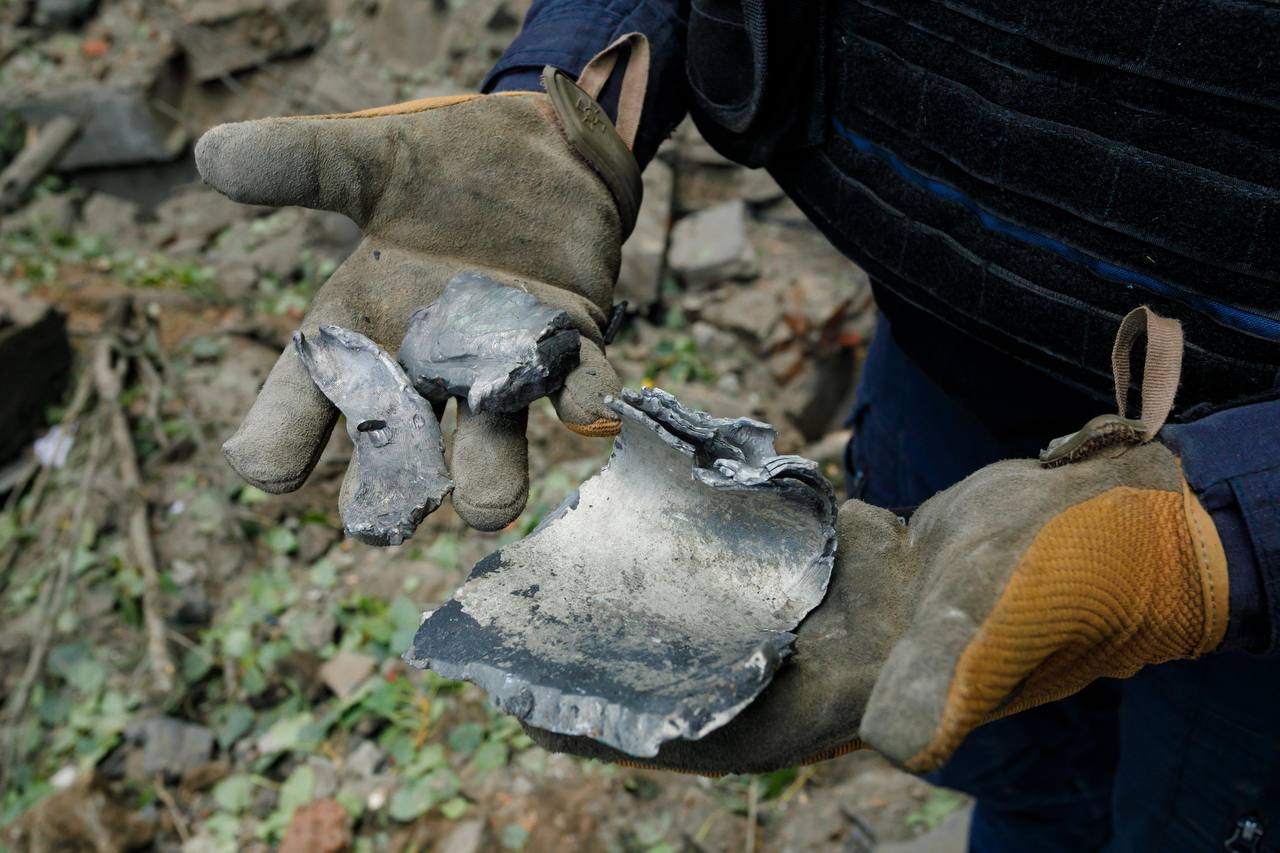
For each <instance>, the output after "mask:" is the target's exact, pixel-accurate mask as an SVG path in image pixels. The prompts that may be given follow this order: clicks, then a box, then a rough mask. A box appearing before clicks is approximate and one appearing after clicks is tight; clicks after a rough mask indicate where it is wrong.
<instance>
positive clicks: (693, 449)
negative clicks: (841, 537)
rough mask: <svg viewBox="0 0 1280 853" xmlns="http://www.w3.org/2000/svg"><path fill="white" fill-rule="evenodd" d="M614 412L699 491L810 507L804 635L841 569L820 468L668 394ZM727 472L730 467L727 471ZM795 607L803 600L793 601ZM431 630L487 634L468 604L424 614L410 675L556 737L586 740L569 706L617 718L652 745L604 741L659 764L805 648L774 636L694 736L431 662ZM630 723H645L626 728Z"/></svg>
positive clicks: (640, 716) (670, 723) (743, 424)
mask: <svg viewBox="0 0 1280 853" xmlns="http://www.w3.org/2000/svg"><path fill="white" fill-rule="evenodd" d="M605 402H606V404H607V405H608V406H609V407H610V408H611V409H613V411H615V412H617V413H618V415H619V416H620V417H621V418H622V419H623V421H624V425H634V426H638V427H642V428H644V429H647V430H649V431H650V432H653V433H654V434H655V435H657V436H658V438H659V439H661V440H662V441H663V442H665V443H666V444H668V445H669V446H671V447H672V448H674V449H676V450H678V451H679V452H680V453H682V454H683V455H685V456H687V457H688V458H689V459H690V461H691V462H692V463H693V465H692V469H691V472H690V476H691V477H693V478H694V479H696V480H697V481H698V482H701V483H703V484H705V485H707V486H708V487H710V488H715V489H725V490H757V489H759V488H761V487H765V488H773V489H779V490H782V491H784V492H786V494H787V495H788V497H791V498H797V499H801V500H804V501H805V502H807V503H808V504H809V505H810V506H811V507H812V508H813V509H814V511H815V513H816V514H817V515H818V517H819V518H820V519H821V520H822V523H823V525H824V526H825V527H826V529H827V537H826V540H827V541H826V546H825V547H824V549H823V552H822V553H821V554H820V555H818V556H817V557H815V558H814V559H813V561H812V562H811V565H810V568H809V570H807V571H806V572H804V573H803V575H802V576H801V577H800V579H799V580H798V581H797V583H796V584H795V585H794V587H793V589H794V590H795V592H796V594H801V595H803V594H804V593H805V592H806V590H805V589H804V588H805V587H809V589H808V590H807V591H808V592H809V593H810V594H809V595H807V596H806V597H805V598H804V600H803V602H802V609H801V610H800V612H799V613H798V614H796V616H795V626H799V624H800V623H801V622H802V621H803V619H804V617H805V616H807V615H808V614H809V612H811V611H812V610H813V608H814V607H816V606H818V604H820V603H821V602H822V599H823V598H824V597H825V595H826V591H827V587H828V584H829V583H830V580H831V571H832V569H833V567H834V563H835V553H836V531H835V517H836V500H835V493H834V491H833V489H832V488H831V484H830V482H829V481H828V480H827V479H826V478H825V477H824V476H823V475H822V473H821V471H820V469H819V467H818V464H817V463H816V462H814V461H812V460H809V459H805V458H804V457H801V456H792V455H778V454H776V453H775V451H774V447H773V437H774V436H775V435H776V433H775V432H774V430H773V428H772V427H771V426H770V425H769V424H766V423H763V422H760V421H755V420H751V419H749V418H715V417H712V416H710V415H708V414H706V413H704V412H698V411H694V410H690V409H687V408H685V407H684V406H682V405H680V403H679V402H678V401H677V400H676V399H675V397H673V396H671V395H670V394H667V393H666V392H665V391H662V390H660V389H656V388H655V389H646V390H645V391H643V392H639V393H637V392H634V391H631V390H629V389H624V390H623V391H622V398H621V399H617V398H614V397H606V399H605ZM672 428H675V429H676V430H679V431H681V432H683V433H684V434H685V436H686V437H681V436H680V435H677V434H676V433H675V432H673V431H672ZM744 428H745V429H746V430H749V431H750V432H752V433H754V435H753V436H752V437H751V438H750V440H749V444H746V445H745V446H744V443H739V442H735V441H731V440H725V441H724V444H723V445H722V444H721V443H720V442H719V441H717V439H723V438H724V436H725V435H726V434H728V435H732V436H739V435H741V433H742V432H743V431H744ZM625 434H626V433H625V429H624V431H623V433H622V435H620V436H619V437H618V439H616V440H615V442H614V448H613V452H612V453H611V454H610V457H609V462H608V463H607V464H606V465H605V469H607V468H608V467H609V466H610V465H612V463H613V461H614V459H615V458H617V457H618V456H619V454H620V453H623V452H625V449H626V446H625V443H624V438H623V437H624V436H625ZM686 439H693V440H696V441H699V442H700V443H704V444H711V445H714V446H716V447H718V448H719V449H720V450H721V451H723V452H727V453H728V454H729V456H730V457H732V458H730V459H725V458H723V457H716V458H714V459H712V460H710V462H711V466H712V467H710V468H708V467H704V466H700V465H699V464H698V462H697V455H698V447H697V446H695V445H694V444H692V443H691V442H690V441H689V440H686ZM748 450H750V451H753V452H754V454H755V455H756V456H757V457H758V458H757V459H756V463H755V464H754V465H747V464H745V462H746V460H747V457H748V452H747V451H748ZM718 463H727V466H726V465H720V464H718ZM602 470H604V469H602ZM578 500H579V494H578V492H577V491H574V492H573V494H571V495H569V496H568V497H567V498H566V499H565V500H564V501H562V502H561V504H560V505H559V506H558V507H556V509H555V510H553V511H551V512H549V513H547V515H546V516H544V517H543V519H542V521H541V522H540V523H539V524H538V526H537V527H536V528H535V529H534V530H533V531H532V532H531V533H530V534H529V536H528V537H526V539H529V538H533V537H535V536H538V535H539V534H541V532H542V531H543V530H544V529H546V528H547V527H548V526H549V525H550V524H552V523H554V522H555V521H556V520H557V519H559V518H562V517H563V516H564V515H565V514H566V513H567V512H569V511H570V510H572V509H574V508H576V507H577V505H578ZM501 565H502V551H501V549H499V550H498V551H495V552H494V553H492V554H490V555H489V556H487V557H485V558H484V559H483V560H481V561H480V562H479V563H477V564H476V565H475V567H474V568H473V569H472V570H471V573H470V574H469V576H468V580H471V579H474V578H478V577H481V576H483V575H485V574H489V573H490V572H494V571H498V570H499V569H500V568H501ZM788 594H792V591H791V590H788ZM792 600H793V601H795V600H798V599H796V597H795V596H794V595H793V597H792ZM428 621H431V622H443V623H445V624H444V627H446V628H449V629H451V631H450V632H463V631H466V632H484V631H486V630H487V629H485V628H484V627H482V626H480V625H479V623H477V622H476V621H475V619H473V618H472V617H471V616H469V615H468V614H466V613H465V612H464V611H463V609H462V605H461V602H459V601H458V600H457V599H456V598H451V599H450V600H449V601H448V602H446V603H445V604H444V605H443V606H441V607H440V608H438V609H436V610H434V611H431V612H428V613H424V614H423V619H422V622H421V624H420V626H419V629H418V634H417V635H416V636H415V637H414V642H413V644H412V645H411V646H410V648H409V649H408V650H406V651H405V652H404V654H403V655H402V659H403V660H404V661H405V662H406V663H408V664H409V665H410V666H413V667H416V668H418V669H431V670H432V671H434V672H436V673H438V674H439V675H442V676H444V677H445V678H452V679H461V680H465V681H469V682H471V683H473V684H476V685H477V686H479V687H480V688H481V689H483V690H484V691H485V692H486V693H487V694H488V696H489V701H490V702H491V703H492V704H493V705H494V706H495V707H496V708H498V709H499V710H501V711H503V712H505V713H508V714H511V715H513V716H515V717H516V718H518V719H520V720H522V721H524V722H527V723H529V724H531V725H533V726H535V727H538V728H543V729H546V730H548V731H554V732H558V733H560V734H571V735H572V734H582V732H580V731H576V730H575V731H564V730H563V729H562V728H558V727H557V726H558V722H559V720H560V719H564V718H565V714H564V705H565V704H571V705H572V706H574V709H575V713H574V714H573V717H574V718H575V719H579V720H581V719H587V720H597V721H603V720H604V719H606V718H611V719H612V720H613V722H614V725H612V726H610V728H611V729H612V730H614V731H626V730H631V731H650V732H652V733H653V734H652V736H651V737H649V738H645V739H643V740H639V739H638V740H635V741H630V742H625V743H623V742H609V741H607V740H606V741H604V742H606V743H609V745H610V746H614V747H616V748H618V749H622V750H623V751H625V752H628V753H630V754H631V755H635V756H639V757H652V756H654V755H657V753H658V749H659V747H660V746H661V744H662V743H665V742H666V741H669V740H674V739H677V738H683V739H686V740H698V739H699V738H702V737H704V736H705V735H707V734H709V733H711V732H712V731H715V730H716V729H718V728H720V727H721V726H723V725H724V724H725V723H727V722H729V721H730V720H732V719H733V718H734V717H735V716H737V715H738V713H740V712H741V711H742V709H743V708H745V707H747V705H749V704H750V703H751V702H752V701H754V700H755V698H756V697H757V696H759V695H760V693H761V692H762V691H763V690H764V688H765V687H767V686H768V684H769V683H770V681H771V680H772V678H773V674H774V673H775V672H776V671H777V669H778V667H780V666H781V665H782V663H783V661H785V660H786V658H788V657H790V656H791V654H792V653H793V651H794V644H795V639H796V635H795V634H794V633H792V632H791V631H769V632H766V636H765V638H764V639H763V640H762V642H761V644H760V646H759V647H758V648H757V650H756V652H755V654H754V655H753V656H752V657H751V658H750V660H752V661H754V660H755V658H756V656H757V655H758V656H759V664H758V668H757V669H756V673H757V675H756V678H755V683H754V684H750V685H747V686H746V688H745V689H744V690H743V693H742V695H743V699H742V701H740V702H738V703H736V704H734V705H732V706H727V707H725V708H723V709H721V710H720V711H719V712H718V713H716V714H713V715H711V716H710V717H709V718H708V719H707V720H706V721H705V722H704V723H703V724H701V725H696V726H695V725H694V724H693V721H691V720H690V719H689V714H688V712H687V711H683V710H682V709H679V708H677V709H676V710H674V711H672V712H670V713H666V714H652V713H644V712H640V713H637V712H635V711H632V710H631V709H629V708H626V707H623V706H621V705H618V704H616V703H614V702H611V701H610V700H608V699H606V698H604V697H600V696H587V695H583V694H576V693H575V694H568V693H565V691H564V690H563V689H561V688H559V687H550V686H544V685H537V684H530V683H529V682H527V681H525V680H523V679H521V678H519V677H517V676H516V675H514V674H513V673H512V672H509V671H507V670H504V669H500V668H498V667H494V666H490V665H488V664H484V663H479V662H474V661H472V662H467V663H455V662H452V661H446V660H441V659H439V658H433V657H431V656H429V655H425V654H424V655H419V654H417V650H418V639H419V637H420V636H421V635H422V633H423V631H424V629H425V626H426V624H427V623H428ZM433 627H434V626H433ZM740 671H741V670H740ZM584 707H586V708H587V709H588V713H584V710H583V709H584ZM552 709H554V712H552ZM628 718H632V719H634V720H635V721H636V722H635V723H626V720H627V719H628ZM641 720H650V721H651V722H649V723H647V724H646V725H643V726H641V725H638V723H639V721H641ZM594 728H595V729H596V730H597V731H601V730H603V729H604V728H605V727H604V726H603V725H599V724H597V725H595V726H594Z"/></svg>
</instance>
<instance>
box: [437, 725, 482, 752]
mask: <svg viewBox="0 0 1280 853" xmlns="http://www.w3.org/2000/svg"><path fill="white" fill-rule="evenodd" d="M483 741H484V726H482V725H481V724H480V723H462V724H460V725H456V726H454V727H453V728H452V729H450V730H449V736H448V737H447V738H446V742H447V743H448V744H449V748H450V749H452V750H453V751H454V752H461V753H464V754H465V753H471V752H475V751H476V750H477V749H479V748H480V744H481V743H482V742H483Z"/></svg>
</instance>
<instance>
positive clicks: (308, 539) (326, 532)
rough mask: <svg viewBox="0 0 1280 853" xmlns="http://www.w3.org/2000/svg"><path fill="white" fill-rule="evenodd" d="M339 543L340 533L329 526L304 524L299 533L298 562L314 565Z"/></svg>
mask: <svg viewBox="0 0 1280 853" xmlns="http://www.w3.org/2000/svg"><path fill="white" fill-rule="evenodd" d="M337 541H338V531H336V530H334V529H333V528H332V527H331V526H330V525H328V524H304V525H302V529H301V530H299V531H298V560H299V561H300V562H303V563H314V562H315V561H316V560H318V559H320V558H321V557H323V556H324V555H325V554H327V553H328V552H329V549H330V548H332V547H333V545H334V543H336V542H337Z"/></svg>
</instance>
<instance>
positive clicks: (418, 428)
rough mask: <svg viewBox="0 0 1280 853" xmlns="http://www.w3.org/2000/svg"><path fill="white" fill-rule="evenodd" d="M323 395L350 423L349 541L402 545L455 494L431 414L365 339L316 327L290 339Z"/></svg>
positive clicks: (382, 354)
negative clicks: (352, 452)
mask: <svg viewBox="0 0 1280 853" xmlns="http://www.w3.org/2000/svg"><path fill="white" fill-rule="evenodd" d="M293 345H294V348H295V349H296V350H297V352H298V356H299V358H301V359H302V364H303V366H304V367H305V368H306V371H307V373H308V374H309V375H310V376H311V379H312V381H313V382H315V383H316V386H317V387H318V388H319V389H320V391H321V392H322V393H323V394H324V395H325V396H326V397H328V398H329V400H330V401H332V402H333V404H334V405H335V406H337V407H338V408H339V409H341V410H342V413H343V414H344V415H346V417H347V435H348V436H350V437H351V441H352V443H353V444H354V445H355V456H354V457H353V459H352V462H351V464H352V465H353V466H354V468H355V471H356V483H355V487H354V490H353V491H352V493H351V495H350V499H349V500H348V502H347V505H346V506H345V507H343V508H342V521H343V526H344V529H345V530H346V532H347V535H348V536H352V537H354V538H356V539H359V540H360V541H361V542H367V543H368V544H370V545H399V544H400V543H401V542H403V541H404V540H405V539H408V538H409V537H410V536H412V535H413V531H414V530H416V529H417V527H418V524H419V523H421V521H422V519H423V518H425V517H426V516H427V515H429V514H430V513H431V512H433V511H435V509H436V508H437V507H438V506H440V502H441V501H443V500H444V497H445V495H447V494H449V492H450V491H451V490H452V489H453V483H452V481H451V480H450V479H449V472H448V470H447V468H446V467H445V462H444V439H443V437H442V436H441V434H440V424H439V423H438V422H437V421H436V416H435V414H434V413H433V412H432V411H431V406H430V405H429V404H428V403H427V401H426V400H424V399H423V398H422V397H420V396H418V394H417V392H416V391H414V390H413V386H412V385H411V384H410V383H409V379H408V377H407V376H405V374H404V371H402V370H401V369H400V366H399V365H397V364H396V363H395V361H393V360H392V358H391V356H389V355H387V353H386V352H384V351H383V350H382V349H381V348H380V347H379V346H378V345H377V344H375V343H374V342H373V341H371V340H369V339H368V338H366V337H365V336H364V335H361V334H358V333H356V332H352V331H349V330H347V329H343V328H340V327H338V326H321V327H320V329H319V331H318V333H316V334H314V335H312V336H311V337H310V338H308V337H306V336H304V335H303V334H302V332H296V333H295V334H294V336H293Z"/></svg>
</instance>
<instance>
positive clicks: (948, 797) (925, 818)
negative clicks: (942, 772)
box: [906, 788, 967, 832]
mask: <svg viewBox="0 0 1280 853" xmlns="http://www.w3.org/2000/svg"><path fill="white" fill-rule="evenodd" d="M966 800H967V798H966V797H965V795H964V794H961V793H959V792H957V791H950V790H947V789H946V788H934V789H933V791H931V792H930V794H929V799H927V800H925V801H924V802H923V803H922V804H921V805H920V808H918V809H916V810H915V811H913V812H911V813H910V814H909V815H907V817H906V823H907V826H909V827H913V828H915V827H920V828H923V829H924V830H925V831H926V832H928V831H929V830H931V829H933V828H934V827H936V826H937V825H938V824H940V823H942V821H944V820H945V819H946V817H947V815H949V814H951V813H952V812H954V811H955V810H956V809H958V808H960V807H961V806H963V805H964V804H965V802H966Z"/></svg>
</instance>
